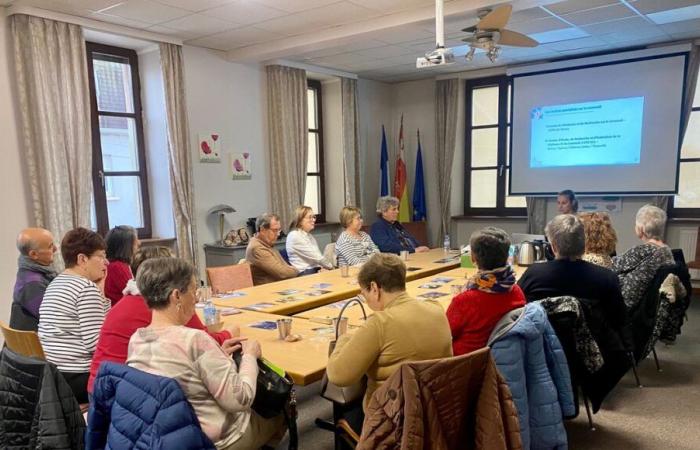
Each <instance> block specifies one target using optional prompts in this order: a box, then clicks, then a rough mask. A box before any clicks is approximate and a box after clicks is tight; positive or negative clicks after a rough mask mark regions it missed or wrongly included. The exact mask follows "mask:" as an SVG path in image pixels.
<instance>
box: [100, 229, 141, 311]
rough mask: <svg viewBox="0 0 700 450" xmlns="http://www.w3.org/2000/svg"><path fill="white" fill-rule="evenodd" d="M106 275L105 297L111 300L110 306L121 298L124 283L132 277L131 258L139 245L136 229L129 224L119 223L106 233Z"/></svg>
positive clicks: (124, 286)
mask: <svg viewBox="0 0 700 450" xmlns="http://www.w3.org/2000/svg"><path fill="white" fill-rule="evenodd" d="M105 241H106V242H107V260H109V266H107V277H106V278H105V297H107V298H108V299H110V300H111V301H112V307H114V305H116V304H117V302H118V301H119V300H121V298H122V296H123V295H124V294H123V293H122V291H124V288H126V283H128V282H129V280H131V279H132V278H134V275H133V273H131V267H130V265H131V259H132V258H133V256H134V253H136V252H137V251H138V249H139V247H140V246H141V242H139V238H138V235H137V234H136V230H135V229H134V228H132V227H130V226H129V225H119V226H116V227H114V228H112V229H111V230H109V233H107V237H106V238H105Z"/></svg>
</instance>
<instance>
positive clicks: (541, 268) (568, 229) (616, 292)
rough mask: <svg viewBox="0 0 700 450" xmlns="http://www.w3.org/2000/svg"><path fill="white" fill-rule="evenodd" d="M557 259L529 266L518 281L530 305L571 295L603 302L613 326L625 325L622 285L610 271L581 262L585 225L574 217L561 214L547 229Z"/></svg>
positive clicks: (584, 242) (584, 243) (584, 240)
mask: <svg viewBox="0 0 700 450" xmlns="http://www.w3.org/2000/svg"><path fill="white" fill-rule="evenodd" d="M545 233H546V235H547V238H548V239H549V242H550V243H551V244H552V251H553V252H554V255H555V256H556V259H554V260H553V261H548V262H546V263H539V264H534V265H532V266H530V267H529V268H528V269H527V271H525V273H524V274H523V276H522V277H521V278H520V280H518V285H520V288H521V289H522V290H523V292H524V293H525V297H526V298H527V300H528V301H533V300H540V299H543V298H547V297H559V296H562V295H570V296H573V297H577V298H583V299H593V300H599V301H601V302H602V304H603V305H604V308H605V315H606V318H607V320H608V322H609V324H610V325H612V326H614V327H616V328H619V327H621V326H622V325H623V324H624V322H625V303H624V301H623V299H622V293H621V292H620V282H619V281H618V279H617V276H616V275H615V274H614V273H613V272H612V271H611V270H609V269H606V268H604V267H600V266H596V265H595V264H591V263H589V262H587V261H584V260H582V259H581V258H582V256H583V253H584V251H585V249H586V237H585V231H584V228H583V223H582V222H581V220H579V218H578V217H576V216H574V215H573V214H560V215H558V216H556V217H555V218H554V219H552V220H551V221H550V222H549V223H548V224H547V227H546V228H545Z"/></svg>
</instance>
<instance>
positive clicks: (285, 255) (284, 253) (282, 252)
mask: <svg viewBox="0 0 700 450" xmlns="http://www.w3.org/2000/svg"><path fill="white" fill-rule="evenodd" d="M280 256H282V259H283V260H284V262H286V263H287V264H289V253H287V249H286V248H283V249H282V250H280Z"/></svg>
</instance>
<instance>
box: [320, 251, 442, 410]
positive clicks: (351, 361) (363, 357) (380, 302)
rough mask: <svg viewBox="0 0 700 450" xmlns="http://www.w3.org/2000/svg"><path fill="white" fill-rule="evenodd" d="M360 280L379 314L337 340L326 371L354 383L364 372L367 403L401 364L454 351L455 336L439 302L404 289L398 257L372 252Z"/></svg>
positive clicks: (338, 380)
mask: <svg viewBox="0 0 700 450" xmlns="http://www.w3.org/2000/svg"><path fill="white" fill-rule="evenodd" d="M357 281H358V283H359V285H360V293H361V295H362V296H363V297H364V299H365V301H366V302H367V305H369V307H370V308H371V309H372V310H373V311H375V313H374V314H373V315H372V316H371V317H370V318H369V319H367V322H366V323H365V325H364V326H363V327H361V328H360V329H358V330H356V331H355V332H354V333H352V334H344V335H343V336H341V337H340V339H338V342H337V344H336V347H335V350H334V351H333V353H332V354H331V355H330V357H329V359H328V366H327V367H326V373H327V374H328V379H329V381H330V382H331V383H334V384H336V385H338V386H350V385H352V384H355V383H357V382H358V381H360V380H361V379H362V377H363V376H364V375H365V374H366V375H367V378H368V380H367V392H366V393H365V397H364V401H363V406H364V407H366V406H367V403H368V402H369V399H370V398H371V397H372V394H373V393H374V391H375V390H376V389H377V388H378V387H379V386H380V385H381V384H382V382H384V381H385V380H386V379H387V378H389V377H390V376H391V375H392V374H393V373H394V372H395V371H396V370H397V369H398V368H399V366H400V365H401V364H402V363H404V362H408V361H421V360H426V359H436V358H444V357H448V356H452V337H451V336H450V325H449V323H447V318H446V317H445V313H444V311H443V309H442V307H441V306H440V305H439V304H438V303H436V302H433V301H418V300H416V299H414V298H411V297H410V296H409V295H408V294H407V293H406V266H405V265H404V264H403V261H401V260H400V259H399V258H398V257H397V256H395V255H386V254H377V255H374V256H372V257H371V258H370V259H369V260H368V261H367V262H366V263H365V264H364V265H363V266H362V269H360V273H359V274H358V275H357Z"/></svg>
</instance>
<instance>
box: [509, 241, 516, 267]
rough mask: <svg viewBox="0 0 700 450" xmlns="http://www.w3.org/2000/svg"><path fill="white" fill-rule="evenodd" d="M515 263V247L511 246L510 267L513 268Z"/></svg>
mask: <svg viewBox="0 0 700 450" xmlns="http://www.w3.org/2000/svg"><path fill="white" fill-rule="evenodd" d="M514 263H515V245H511V246H510V248H509V249H508V265H509V266H512V265H513V264H514Z"/></svg>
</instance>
